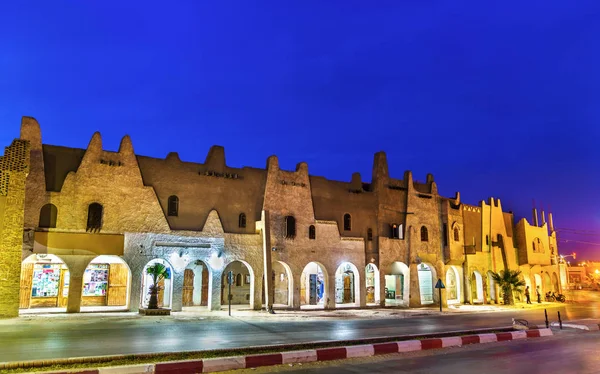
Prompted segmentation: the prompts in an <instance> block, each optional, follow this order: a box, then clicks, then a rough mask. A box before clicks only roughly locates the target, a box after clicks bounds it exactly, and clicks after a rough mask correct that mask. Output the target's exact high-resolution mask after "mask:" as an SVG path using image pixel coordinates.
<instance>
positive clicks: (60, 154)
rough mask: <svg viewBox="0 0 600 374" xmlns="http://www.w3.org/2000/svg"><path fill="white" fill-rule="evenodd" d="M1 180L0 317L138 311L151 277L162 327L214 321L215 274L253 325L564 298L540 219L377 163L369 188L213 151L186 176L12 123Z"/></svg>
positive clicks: (125, 148) (171, 163) (181, 168)
mask: <svg viewBox="0 0 600 374" xmlns="http://www.w3.org/2000/svg"><path fill="white" fill-rule="evenodd" d="M0 172H1V173H2V174H0V175H2V176H3V178H4V176H5V175H10V178H8V179H6V178H5V179H6V180H8V182H3V181H4V179H2V180H0V182H2V183H4V184H2V185H0V233H2V248H0V291H2V294H3V295H4V294H6V295H10V297H8V298H0V302H4V303H5V304H6V305H0V307H1V308H3V312H2V313H0V315H2V316H14V315H17V314H18V312H19V310H21V311H22V312H25V311H31V310H47V308H55V309H56V310H58V311H66V312H80V311H85V310H88V309H89V310H91V309H94V310H98V309H100V310H133V311H136V310H138V309H140V308H145V307H146V306H147V304H148V299H149V287H150V285H151V282H150V278H149V276H148V275H147V269H148V267H149V266H152V265H153V264H156V263H161V264H163V265H165V266H166V267H167V269H168V274H169V276H168V277H167V278H166V279H164V280H163V281H162V283H161V285H160V286H161V291H160V293H159V305H160V306H162V307H164V308H169V309H171V310H173V311H180V310H182V309H183V308H207V309H209V310H219V309H221V308H222V307H224V306H225V304H227V302H228V295H229V284H228V282H227V281H228V279H227V274H228V273H229V272H231V273H232V276H233V277H232V278H233V279H232V284H231V295H232V297H231V302H232V304H234V305H236V306H238V307H248V308H253V309H261V308H267V309H271V308H274V309H277V308H290V309H314V308H323V309H334V308H344V307H361V308H362V307H378V306H403V307H418V306H426V305H439V303H442V304H443V305H449V304H460V303H474V304H477V303H481V304H485V303H498V302H499V301H500V300H501V297H500V290H499V289H498V287H497V285H495V284H494V282H493V280H492V278H491V273H492V272H498V271H500V270H503V269H506V268H510V269H519V270H521V271H522V272H523V275H524V279H525V281H526V283H527V284H528V285H530V286H531V287H532V288H533V289H535V288H536V287H538V286H539V287H540V288H541V290H542V291H544V292H547V291H550V290H555V291H556V292H560V290H561V289H562V285H563V284H566V273H565V274H564V275H563V273H564V269H562V268H561V267H560V266H561V265H560V264H558V262H557V256H558V248H557V244H556V233H555V232H554V228H553V226H552V222H551V216H550V217H549V222H545V218H542V222H541V224H540V223H538V222H537V214H536V218H535V219H534V222H532V223H531V224H530V223H529V222H527V220H525V219H523V220H521V221H519V222H518V223H517V224H515V222H514V217H513V215H512V213H507V212H504V211H503V210H502V206H501V203H500V201H499V200H498V199H490V200H489V201H488V202H483V201H482V202H481V203H480V204H479V205H477V206H473V205H467V204H464V203H462V202H461V197H460V194H459V193H457V194H456V196H454V197H451V198H447V197H443V196H440V195H439V194H438V190H437V184H436V182H435V181H434V178H433V176H432V175H427V177H426V179H425V181H423V182H419V181H416V180H414V179H413V175H412V173H411V172H410V171H407V172H405V173H404V175H403V177H402V179H396V178H393V177H391V176H390V175H389V171H388V165H387V159H386V155H385V153H383V152H379V153H377V154H375V156H374V162H373V174H372V175H373V176H372V179H371V180H370V181H363V180H362V179H361V176H360V174H359V173H355V174H353V175H352V176H351V178H350V181H349V182H343V181H333V180H328V179H326V178H324V177H319V176H313V175H310V174H309V170H308V165H307V164H306V163H299V164H298V165H297V166H296V169H295V170H293V171H288V170H282V169H281V168H280V167H279V162H278V159H277V157H276V156H271V157H269V158H268V160H267V166H266V168H265V169H260V168H251V167H243V168H235V167H231V166H228V165H227V164H226V161H225V150H224V149H223V148H222V147H219V146H213V147H212V148H211V149H210V151H209V152H208V155H207V158H206V161H205V162H204V163H191V162H185V161H182V160H180V159H179V157H178V155H177V154H176V153H170V154H169V155H167V157H165V158H164V159H159V158H152V157H145V156H140V155H136V154H135V152H134V148H133V145H132V142H131V139H129V137H128V136H125V137H124V138H123V139H122V141H121V145H120V147H119V149H118V151H116V152H113V151H107V150H105V149H103V146H102V137H101V135H100V134H99V133H95V134H94V135H93V136H92V138H91V140H90V142H89V144H88V146H87V148H86V149H77V148H68V147H62V146H55V145H46V144H43V142H42V133H41V129H40V126H39V124H38V123H37V121H36V120H35V119H33V118H31V117H24V118H23V120H22V124H21V133H20V137H19V139H16V140H15V142H14V143H13V145H11V146H10V147H8V148H7V149H6V151H5V155H4V156H3V158H2V159H0ZM542 217H545V216H544V214H543V213H542ZM17 247H18V249H19V250H18V251H16V249H15V248H17ZM7 269H8V270H7ZM19 269H20V271H19ZM19 275H20V277H19ZM265 275H269V276H265ZM563 278H564V279H563ZM438 279H441V280H442V282H443V283H444V284H445V285H446V289H445V290H444V291H443V292H442V296H441V300H440V297H439V294H438V292H437V290H435V288H434V286H435V284H436V282H437V281H438Z"/></svg>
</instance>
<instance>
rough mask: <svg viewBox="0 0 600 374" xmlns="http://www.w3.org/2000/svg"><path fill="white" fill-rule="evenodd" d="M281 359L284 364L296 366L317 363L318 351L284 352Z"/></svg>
mask: <svg viewBox="0 0 600 374" xmlns="http://www.w3.org/2000/svg"><path fill="white" fill-rule="evenodd" d="M281 357H282V359H283V363H284V364H296V363H305V362H315V361H317V351H315V350H314V349H310V350H306V351H292V352H282V353H281Z"/></svg>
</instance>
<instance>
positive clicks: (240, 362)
mask: <svg viewBox="0 0 600 374" xmlns="http://www.w3.org/2000/svg"><path fill="white" fill-rule="evenodd" d="M203 364H204V367H203V368H202V372H203V373H213V372H215V371H225V370H234V369H244V368H245V367H246V357H245V356H237V357H222V358H209V359H206V360H203Z"/></svg>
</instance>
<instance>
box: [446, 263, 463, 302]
mask: <svg viewBox="0 0 600 374" xmlns="http://www.w3.org/2000/svg"><path fill="white" fill-rule="evenodd" d="M460 291H461V290H460V278H459V273H458V270H457V269H456V266H452V265H451V266H449V267H448V270H446V300H447V302H448V304H458V303H460V299H461V292H460Z"/></svg>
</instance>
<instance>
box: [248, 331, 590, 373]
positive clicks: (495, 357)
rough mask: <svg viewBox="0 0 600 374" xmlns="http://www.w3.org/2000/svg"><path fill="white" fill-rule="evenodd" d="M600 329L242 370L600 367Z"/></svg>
mask: <svg viewBox="0 0 600 374" xmlns="http://www.w3.org/2000/svg"><path fill="white" fill-rule="evenodd" d="M598 346H600V332H597V331H596V332H573V331H571V332H567V333H565V334H561V335H558V336H552V337H546V338H535V339H527V340H518V341H512V342H501V343H490V344H477V345H471V346H465V347H462V348H448V349H441V350H432V351H421V352H416V353H401V354H393V355H386V356H375V357H369V358H363V359H350V360H339V361H335V362H333V361H332V362H319V363H312V364H304V365H302V366H299V365H297V364H296V365H295V366H293V367H291V368H290V367H288V366H276V367H269V368H267V367H265V368H260V369H257V370H253V371H250V370H240V371H239V374H243V373H250V372H252V373H254V374H262V373H270V372H285V373H288V374H292V373H304V374H321V373H323V374H342V373H344V374H348V373H373V374H378V373H390V374H391V373H394V374H397V373H417V374H418V373H433V374H434V373H443V374H447V373H461V374H471V373H472V374H481V373H486V374H487V373H489V374H520V373H523V374H550V373H574V374H575V373H576V374H588V373H589V374H591V373H598V372H600V355H598Z"/></svg>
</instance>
